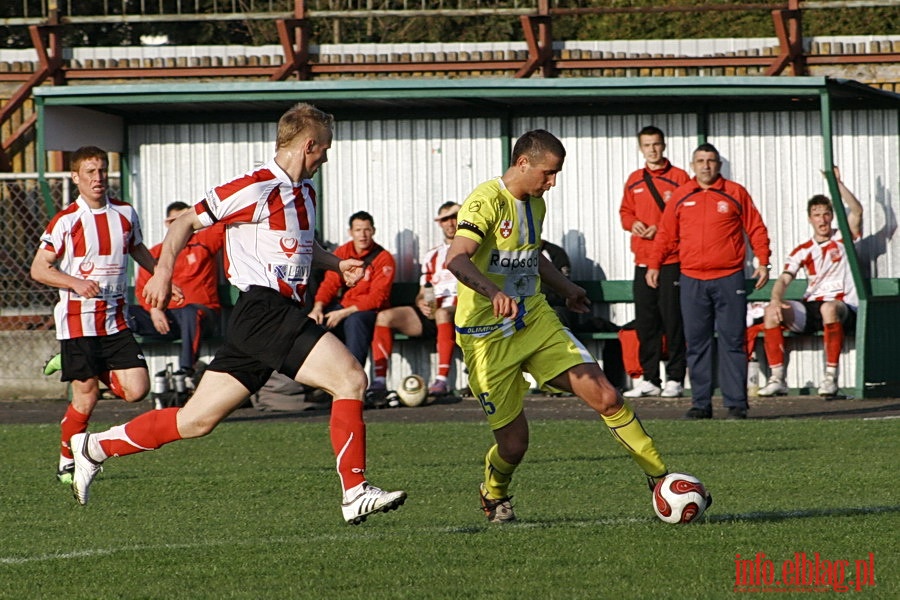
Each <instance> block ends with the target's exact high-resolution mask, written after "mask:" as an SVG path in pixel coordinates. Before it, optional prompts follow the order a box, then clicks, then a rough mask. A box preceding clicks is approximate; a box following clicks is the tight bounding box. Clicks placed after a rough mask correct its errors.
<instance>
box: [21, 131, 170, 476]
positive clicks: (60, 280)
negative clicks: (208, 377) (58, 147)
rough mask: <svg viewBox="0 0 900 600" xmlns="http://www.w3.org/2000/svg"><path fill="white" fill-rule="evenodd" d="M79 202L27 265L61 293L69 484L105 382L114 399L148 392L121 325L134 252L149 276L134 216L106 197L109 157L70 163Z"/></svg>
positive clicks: (58, 315)
mask: <svg viewBox="0 0 900 600" xmlns="http://www.w3.org/2000/svg"><path fill="white" fill-rule="evenodd" d="M71 163H72V181H73V182H74V183H75V185H76V187H77V188H78V194H79V195H78V198H76V199H75V201H74V202H73V203H72V204H70V205H69V206H67V207H66V208H64V209H63V210H61V211H60V212H58V213H57V214H56V216H54V217H53V219H52V220H51V221H50V224H49V225H48V226H47V229H46V230H45V231H44V234H43V235H42V236H41V244H40V247H39V248H38V250H37V253H36V254H35V257H34V261H33V262H32V265H31V276H32V278H34V280H35V281H38V282H40V283H44V284H46V285H49V286H52V287H55V288H59V302H58V303H57V305H56V308H55V309H54V311H53V316H54V319H55V321H56V338H57V339H58V340H60V347H61V352H60V357H61V360H62V376H61V379H62V381H71V382H72V402H71V403H70V404H69V407H68V409H67V411H66V414H65V416H64V417H63V420H62V424H61V439H60V458H59V467H58V472H57V477H58V478H59V479H60V481H63V482H64V483H71V481H72V473H73V471H74V469H75V467H74V459H73V456H72V451H71V448H70V446H69V442H70V439H71V438H72V436H73V435H75V434H77V433H81V432H83V431H86V430H87V424H88V419H89V418H90V416H91V413H92V412H93V410H94V406H96V404H97V400H98V398H99V397H100V386H99V384H98V380H99V381H103V382H104V383H105V384H107V385H108V386H109V387H110V389H111V390H112V391H113V392H114V393H115V394H116V395H117V396H119V397H121V398H124V399H125V400H127V401H128V402H136V401H138V400H141V399H142V398H143V397H144V396H146V395H147V391H148V390H149V388H150V378H149V375H148V373H147V363H146V361H145V360H144V355H143V353H142V352H141V349H140V347H139V346H138V344H137V342H135V340H134V337H133V336H132V335H131V332H130V331H129V330H128V325H127V324H126V322H125V295H126V290H127V279H126V277H127V266H128V265H127V262H128V255H131V256H132V257H133V258H134V259H135V260H136V261H137V262H138V264H140V265H141V266H142V267H144V268H145V269H147V270H148V271H151V272H152V271H153V266H154V263H155V262H156V261H155V260H154V259H153V257H152V256H151V255H150V252H149V251H148V250H147V248H146V246H144V243H143V240H142V237H141V224H140V220H139V219H138V215H137V212H135V210H134V208H132V206H131V205H130V204H127V203H125V202H122V201H120V200H116V199H114V198H110V197H109V195H108V184H109V180H108V167H109V158H108V156H107V154H106V152H105V151H104V150H102V149H100V148H97V147H94V146H85V147H82V148H79V149H78V150H76V151H75V152H74V154H73V155H72V158H71Z"/></svg>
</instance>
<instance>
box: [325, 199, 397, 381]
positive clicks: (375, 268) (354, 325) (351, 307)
mask: <svg viewBox="0 0 900 600" xmlns="http://www.w3.org/2000/svg"><path fill="white" fill-rule="evenodd" d="M348 233H349V235H350V241H349V242H347V243H346V244H344V245H343V246H341V247H340V248H338V249H337V250H335V252H334V253H335V255H337V256H338V257H339V258H340V259H341V260H344V259H347V258H357V259H359V260H361V261H363V265H364V269H365V273H364V275H363V277H362V279H361V280H360V281H359V282H358V283H357V284H356V285H355V286H353V287H347V286H346V285H344V283H343V281H342V280H341V276H340V274H338V273H337V272H334V273H332V272H331V271H329V272H327V273H326V274H325V279H324V280H323V281H322V283H321V284H320V285H319V289H318V291H316V299H315V304H314V305H313V308H312V310H311V311H310V313H309V318H310V319H312V320H313V321H315V322H316V323H318V324H320V325H324V326H325V328H326V329H330V330H332V331H334V333H335V334H336V335H337V336H338V337H339V338H341V339H342V340H343V342H344V344H346V346H347V349H348V350H350V354H352V355H353V356H354V357H356V360H358V361H359V364H360V365H362V366H365V364H366V358H367V357H368V355H369V346H371V345H372V334H373V333H374V332H375V317H376V316H377V314H378V311H379V310H383V309H385V308H387V307H388V306H390V303H389V300H390V296H391V285H393V283H394V272H395V268H394V257H393V256H391V253H390V252H388V251H387V250H385V249H384V248H383V247H381V246H380V245H379V244H377V243H375V239H374V238H375V219H374V218H373V217H372V215H370V214H369V213H367V212H365V211H359V212H356V213H353V215H351V216H350V230H349V232H348Z"/></svg>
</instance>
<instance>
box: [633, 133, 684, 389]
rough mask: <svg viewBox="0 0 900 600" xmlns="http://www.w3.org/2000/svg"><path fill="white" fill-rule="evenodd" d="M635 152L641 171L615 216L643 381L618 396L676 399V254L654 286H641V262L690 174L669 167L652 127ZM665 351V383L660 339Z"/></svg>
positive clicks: (680, 347) (679, 377)
mask: <svg viewBox="0 0 900 600" xmlns="http://www.w3.org/2000/svg"><path fill="white" fill-rule="evenodd" d="M638 148H639V149H640V151H641V154H643V155H644V167H643V168H640V169H638V170H637V171H634V172H633V173H632V174H631V175H630V176H629V177H628V181H626V182H625V191H624V192H623V193H622V205H621V206H620V207H619V218H620V219H621V222H622V229H624V230H625V231H628V232H631V251H632V253H633V254H634V328H635V330H636V331H637V336H638V341H639V342H640V347H639V354H638V357H639V359H640V364H641V371H642V372H643V378H642V380H640V381H636V382H635V384H634V388H632V389H631V390H629V391H627V392H625V394H623V395H624V396H625V397H626V398H640V397H641V396H662V397H663V398H677V397H678V396H680V395H681V394H682V392H683V391H684V387H683V386H684V374H685V370H686V368H687V363H686V359H685V347H684V327H683V326H682V323H681V301H680V288H679V280H680V279H681V268H680V264H679V262H678V261H679V259H678V251H677V250H676V251H675V252H673V253H672V254H671V255H669V257H668V258H666V260H665V262H664V263H663V264H662V266H661V267H660V271H659V287H658V288H651V287H649V286H648V285H647V262H648V257H649V256H650V255H651V254H653V240H654V239H655V238H656V232H657V231H658V230H659V220H660V219H661V218H662V213H663V210H664V209H665V206H666V204H667V203H668V202H669V200H670V199H671V198H672V193H673V192H674V191H675V190H676V189H678V187H679V186H681V185H682V184H685V183H687V182H688V181H689V180H690V178H691V177H690V175H688V174H687V173H685V172H684V171H682V170H681V169H679V168H678V167H676V166H674V165H673V164H672V163H670V162H669V159H668V158H666V157H665V156H664V155H663V152H665V150H666V138H665V134H664V133H663V131H662V130H661V129H660V128H658V127H654V126H652V125H648V126H647V127H644V128H643V129H641V131H640V132H639V133H638ZM664 335H665V340H666V346H667V348H668V355H669V358H668V362H667V363H666V383H665V387H663V384H662V379H661V378H660V376H659V361H660V359H661V358H662V349H663V336H664Z"/></svg>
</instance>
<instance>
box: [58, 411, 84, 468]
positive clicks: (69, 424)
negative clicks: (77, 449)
mask: <svg viewBox="0 0 900 600" xmlns="http://www.w3.org/2000/svg"><path fill="white" fill-rule="evenodd" d="M89 419H90V415H86V414H83V413H80V412H78V411H77V410H75V407H74V406H72V405H71V404H69V408H67V409H66V414H65V416H63V418H62V421H61V422H60V424H59V425H60V430H61V435H60V449H59V452H60V454H62V455H63V456H64V457H66V458H72V449H71V448H70V447H69V440H71V439H72V436H73V435H75V434H76V433H84V432H85V431H87V427H88V420H89Z"/></svg>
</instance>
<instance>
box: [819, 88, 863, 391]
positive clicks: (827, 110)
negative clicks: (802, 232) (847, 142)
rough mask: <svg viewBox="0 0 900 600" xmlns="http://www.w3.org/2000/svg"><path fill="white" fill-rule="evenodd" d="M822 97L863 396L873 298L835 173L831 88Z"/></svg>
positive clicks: (826, 159)
mask: <svg viewBox="0 0 900 600" xmlns="http://www.w3.org/2000/svg"><path fill="white" fill-rule="evenodd" d="M819 101H820V104H821V110H820V113H819V116H820V118H821V120H822V151H823V168H822V171H823V172H824V173H825V178H826V180H827V181H828V190H829V193H830V194H831V202H832V204H833V205H834V215H835V217H836V218H837V222H838V228H839V229H840V231H841V236H842V237H843V239H844V240H845V243H844V248H845V249H846V252H847V260H848V262H849V263H850V272H851V273H852V274H853V284H854V285H855V286H856V293H857V295H858V296H859V311H858V314H857V317H858V318H857V321H856V336H855V339H856V384H855V390H854V396H855V397H857V398H860V397H862V396H863V395H864V393H865V381H866V368H865V366H866V309H867V301H868V298H869V290H868V283H867V282H866V281H865V280H864V279H863V276H862V269H861V268H860V265H859V257H858V256H857V255H856V249H855V248H854V246H853V244H852V243H851V242H850V240H852V239H853V236H852V234H851V233H850V225H849V224H848V223H847V212H846V208H845V207H844V202H843V201H842V200H841V191H840V188H839V187H838V184H837V178H836V177H835V175H834V146H833V135H834V127H833V125H834V124H833V120H832V113H831V96H830V95H829V93H828V89H827V88H824V89H822V90H821V92H819Z"/></svg>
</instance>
